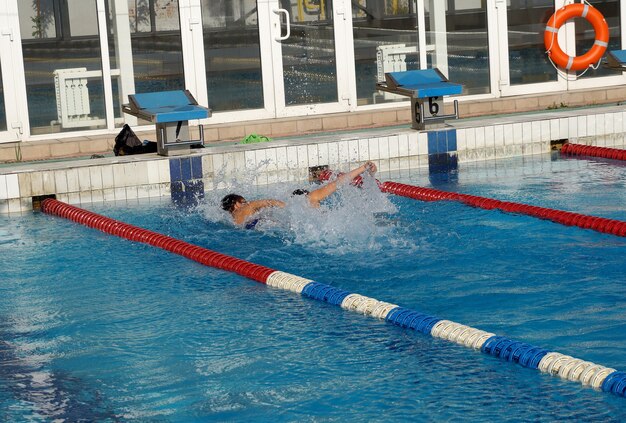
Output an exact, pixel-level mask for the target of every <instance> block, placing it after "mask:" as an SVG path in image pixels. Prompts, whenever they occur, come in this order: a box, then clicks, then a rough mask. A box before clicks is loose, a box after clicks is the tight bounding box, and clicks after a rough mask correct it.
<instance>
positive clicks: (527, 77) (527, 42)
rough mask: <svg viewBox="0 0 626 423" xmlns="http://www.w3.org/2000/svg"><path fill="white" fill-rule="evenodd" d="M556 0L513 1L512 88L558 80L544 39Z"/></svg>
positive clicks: (510, 24) (510, 11)
mask: <svg viewBox="0 0 626 423" xmlns="http://www.w3.org/2000/svg"><path fill="white" fill-rule="evenodd" d="M552 13H554V0H534V1H533V2H532V3H530V4H529V2H528V1H527V0H511V2H510V4H509V6H508V7H507V21H508V39H509V74H510V81H511V85H520V84H534V83H538V82H549V81H556V80H557V78H558V75H557V73H556V70H555V69H554V67H553V66H552V64H551V63H550V61H549V60H548V55H547V54H546V47H545V44H544V40H543V36H544V32H545V29H546V24H547V23H548V19H550V16H552Z"/></svg>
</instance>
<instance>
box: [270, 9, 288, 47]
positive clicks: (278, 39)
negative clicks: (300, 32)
mask: <svg viewBox="0 0 626 423" xmlns="http://www.w3.org/2000/svg"><path fill="white" fill-rule="evenodd" d="M273 12H274V13H276V14H277V15H280V14H281V13H282V14H284V15H285V22H286V24H287V33H286V34H285V36H278V37H276V38H274V39H275V40H276V41H284V40H286V39H287V38H289V36H290V35H291V25H290V23H289V12H288V11H287V10H285V9H274V10H273ZM281 32H282V31H281Z"/></svg>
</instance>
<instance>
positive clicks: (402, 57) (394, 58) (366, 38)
mask: <svg viewBox="0 0 626 423" xmlns="http://www.w3.org/2000/svg"><path fill="white" fill-rule="evenodd" d="M352 21H353V38H354V56H355V68H356V83H357V87H356V88H357V101H358V104H359V105H365V104H373V103H386V102H390V101H401V100H407V99H408V97H402V96H398V95H395V94H391V93H386V92H385V93H383V92H380V91H378V90H376V82H379V81H384V78H385V77H384V74H385V73H386V72H399V71H405V70H414V69H419V68H420V66H419V52H418V45H417V13H416V2H415V1H414V0H398V1H395V2H382V1H379V0H369V1H368V0H358V1H353V2H352Z"/></svg>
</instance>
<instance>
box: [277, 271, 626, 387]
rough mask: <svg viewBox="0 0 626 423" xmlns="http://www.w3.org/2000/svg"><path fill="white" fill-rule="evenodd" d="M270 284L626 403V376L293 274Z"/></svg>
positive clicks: (285, 275) (278, 272)
mask: <svg viewBox="0 0 626 423" xmlns="http://www.w3.org/2000/svg"><path fill="white" fill-rule="evenodd" d="M266 284H267V285H269V286H271V287H274V288H280V289H284V290H287V291H292V292H295V293H298V294H301V295H304V296H305V297H309V298H313V299H315V300H318V301H323V302H326V303H329V304H333V305H336V306H339V307H341V308H343V309H345V310H350V311H354V312H357V313H361V314H364V315H366V316H371V317H375V318H378V319H382V320H386V321H388V322H390V323H393V324H394V325H396V326H400V327H403V328H408V329H413V330H416V331H418V332H422V333H424V334H427V335H431V336H433V337H435V338H441V339H445V340H448V341H451V342H454V343H456V344H459V345H464V346H466V347H468V348H473V349H475V350H480V351H481V352H483V353H485V354H489V355H492V356H494V357H498V358H501V359H503V360H506V361H511V362H513V363H517V364H519V365H521V366H523V367H528V368H530V369H537V370H539V371H541V372H543V373H548V374H550V375H553V376H559V377H561V378H563V379H567V380H571V381H573V382H580V383H581V384H582V385H583V386H590V387H592V388H594V389H597V390H600V389H601V390H602V391H604V392H611V393H613V394H616V395H619V396H622V397H626V372H619V371H617V370H615V369H612V368H609V367H604V366H601V365H599V364H595V363H592V362H589V361H584V360H581V359H578V358H574V357H570V356H569V355H564V354H560V353H558V352H551V351H548V350H546V349H543V348H539V347H535V346H533V345H530V344H526V343H524V342H519V341H515V340H511V339H508V338H505V337H503V336H497V335H495V334H493V333H490V332H485V331H483V330H479V329H475V328H472V327H469V326H465V325H462V324H459V323H455V322H451V321H450V320H443V319H440V318H438V317H434V316H429V315H426V314H423V313H419V312H417V311H413V310H410V309H407V308H403V307H400V306H398V305H396V304H391V303H386V302H384V301H378V300H376V299H374V298H369V297H365V296H363V295H359V294H354V293H350V292H348V291H344V290H342V289H339V288H335V287H332V286H330V285H325V284H322V283H319V282H314V281H312V280H310V279H305V278H302V277H299V276H296V275H292V274H290V273H285V272H280V271H276V272H274V273H272V274H271V275H270V276H269V277H268V278H267V281H266Z"/></svg>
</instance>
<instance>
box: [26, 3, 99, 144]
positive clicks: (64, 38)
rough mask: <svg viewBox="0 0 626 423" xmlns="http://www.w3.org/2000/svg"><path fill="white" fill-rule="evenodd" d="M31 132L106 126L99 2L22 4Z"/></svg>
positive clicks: (40, 132) (39, 132) (38, 132)
mask: <svg viewBox="0 0 626 423" xmlns="http://www.w3.org/2000/svg"><path fill="white" fill-rule="evenodd" d="M18 8H19V9H18V10H19V21H20V25H21V26H20V32H21V34H22V36H23V37H24V38H22V51H23V56H24V69H25V75H26V95H27V100H28V111H29V119H30V126H31V133H33V134H42V133H50V132H58V131H64V132H65V131H74V130H77V129H78V130H80V129H95V128H102V127H105V126H106V120H105V109H104V94H103V92H104V90H103V84H102V69H101V66H102V65H101V63H102V61H101V55H100V42H99V40H98V36H97V25H95V27H94V23H96V22H97V14H96V2H85V1H81V0H70V1H61V0H54V1H53V0H47V1H46V0H38V1H33V0H18Z"/></svg>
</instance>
